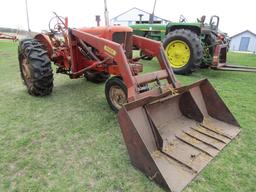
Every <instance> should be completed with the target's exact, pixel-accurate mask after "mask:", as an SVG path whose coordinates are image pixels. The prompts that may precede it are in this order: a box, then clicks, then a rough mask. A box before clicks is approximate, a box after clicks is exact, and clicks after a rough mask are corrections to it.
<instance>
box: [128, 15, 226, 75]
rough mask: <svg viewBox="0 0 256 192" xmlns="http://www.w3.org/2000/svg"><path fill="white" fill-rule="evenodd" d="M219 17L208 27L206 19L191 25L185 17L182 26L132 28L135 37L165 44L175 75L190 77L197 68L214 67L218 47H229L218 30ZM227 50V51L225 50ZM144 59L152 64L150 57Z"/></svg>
mask: <svg viewBox="0 0 256 192" xmlns="http://www.w3.org/2000/svg"><path fill="white" fill-rule="evenodd" d="M218 26H219V17H218V16H215V15H214V16H212V17H211V19H210V22H209V24H206V23H205V16H202V17H201V19H197V22H194V23H188V22H187V21H186V19H185V18H184V17H183V16H182V17H181V18H180V21H179V22H169V23H168V24H167V25H164V24H136V25H131V26H130V27H132V28H133V33H134V34H135V35H139V36H143V37H147V38H150V39H154V40H158V41H162V42H163V46H164V48H165V51H166V54H167V57H168V60H169V63H170V65H171V67H172V68H173V71H174V72H175V73H176V74H182V75H187V74H191V73H192V72H193V71H194V70H196V69H197V68H204V67H209V66H211V64H212V60H213V55H214V50H215V46H216V45H217V44H218V43H219V42H221V43H223V44H228V43H229V39H228V37H227V34H225V33H222V32H220V31H219V30H218ZM226 50H228V49H226ZM141 56H142V57H143V58H144V59H146V60H150V59H152V57H151V56H150V55H144V54H143V53H141Z"/></svg>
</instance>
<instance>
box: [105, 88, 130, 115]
mask: <svg viewBox="0 0 256 192" xmlns="http://www.w3.org/2000/svg"><path fill="white" fill-rule="evenodd" d="M109 96H110V100H111V103H112V104H113V105H114V107H115V108H117V109H118V110H119V109H121V107H122V106H123V105H124V104H125V103H127V96H126V94H125V92H124V91H123V89H121V88H120V87H119V86H117V85H115V86H112V87H111V88H110V90H109Z"/></svg>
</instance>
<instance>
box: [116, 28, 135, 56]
mask: <svg viewBox="0 0 256 192" xmlns="http://www.w3.org/2000/svg"><path fill="white" fill-rule="evenodd" d="M113 41H114V42H116V43H119V44H121V45H123V48H124V50H125V55H126V57H127V58H128V59H131V58H132V33H131V32H116V33H114V34H113Z"/></svg>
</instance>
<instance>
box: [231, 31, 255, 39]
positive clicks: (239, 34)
mask: <svg viewBox="0 0 256 192" xmlns="http://www.w3.org/2000/svg"><path fill="white" fill-rule="evenodd" d="M246 32H248V33H251V34H252V35H253V36H255V37H256V34H255V33H253V32H251V31H249V30H245V31H242V32H241V33H238V34H236V35H233V36H232V37H230V38H234V37H236V36H238V35H241V34H243V33H246Z"/></svg>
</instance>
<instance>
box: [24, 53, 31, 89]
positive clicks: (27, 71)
mask: <svg viewBox="0 0 256 192" xmlns="http://www.w3.org/2000/svg"><path fill="white" fill-rule="evenodd" d="M22 74H23V77H24V80H25V81H26V83H27V85H28V86H30V84H31V73H30V69H29V64H28V59H27V58H23V59H22Z"/></svg>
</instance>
